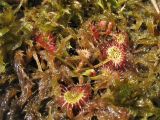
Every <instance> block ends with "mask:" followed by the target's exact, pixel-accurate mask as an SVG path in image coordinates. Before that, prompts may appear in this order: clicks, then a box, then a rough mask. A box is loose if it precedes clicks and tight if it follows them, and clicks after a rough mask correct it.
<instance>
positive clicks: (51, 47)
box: [36, 34, 56, 53]
mask: <svg viewBox="0 0 160 120" xmlns="http://www.w3.org/2000/svg"><path fill="white" fill-rule="evenodd" d="M36 42H37V43H39V44H40V46H41V47H43V48H44V49H46V50H48V51H49V52H51V53H53V52H54V51H55V50H56V48H55V38H54V36H53V35H52V34H40V35H38V36H37V37H36Z"/></svg>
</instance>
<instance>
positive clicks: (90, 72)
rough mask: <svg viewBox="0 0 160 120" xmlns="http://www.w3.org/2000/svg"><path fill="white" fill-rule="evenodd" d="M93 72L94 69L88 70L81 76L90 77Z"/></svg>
mask: <svg viewBox="0 0 160 120" xmlns="http://www.w3.org/2000/svg"><path fill="white" fill-rule="evenodd" d="M93 72H95V71H94V69H89V70H86V71H85V72H83V73H82V75H85V76H90V75H91V74H92V73H93Z"/></svg>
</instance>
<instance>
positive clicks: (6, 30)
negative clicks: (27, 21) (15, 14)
mask: <svg viewBox="0 0 160 120" xmlns="http://www.w3.org/2000/svg"><path fill="white" fill-rule="evenodd" d="M8 31H9V29H8V28H7V27H5V28H2V29H0V37H2V36H3V35H4V34H6V33H7V32H8Z"/></svg>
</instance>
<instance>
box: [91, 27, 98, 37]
mask: <svg viewBox="0 0 160 120" xmlns="http://www.w3.org/2000/svg"><path fill="white" fill-rule="evenodd" d="M91 30H92V34H93V37H94V39H95V40H98V39H99V37H100V34H99V32H98V30H97V28H96V26H94V25H92V26H91Z"/></svg>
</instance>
